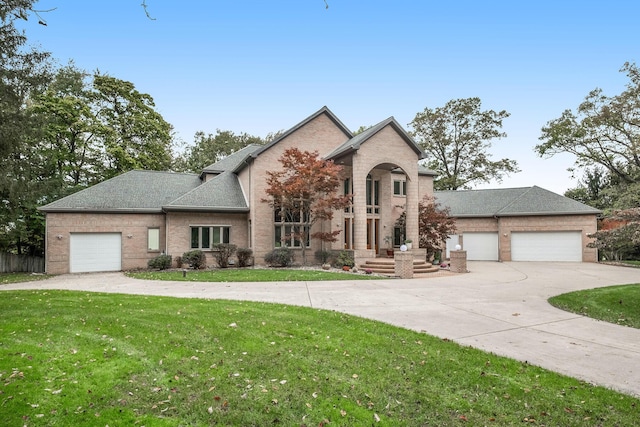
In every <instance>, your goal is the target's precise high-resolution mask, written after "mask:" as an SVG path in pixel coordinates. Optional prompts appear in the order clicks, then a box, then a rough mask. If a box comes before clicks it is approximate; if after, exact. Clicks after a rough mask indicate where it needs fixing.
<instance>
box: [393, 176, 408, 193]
mask: <svg viewBox="0 0 640 427" xmlns="http://www.w3.org/2000/svg"><path fill="white" fill-rule="evenodd" d="M393 195H394V196H406V195H407V181H404V180H400V179H395V180H393Z"/></svg>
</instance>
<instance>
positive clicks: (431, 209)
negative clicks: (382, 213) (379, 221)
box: [395, 195, 456, 256]
mask: <svg viewBox="0 0 640 427" xmlns="http://www.w3.org/2000/svg"><path fill="white" fill-rule="evenodd" d="M406 218H407V213H406V212H402V214H401V215H400V217H399V218H398V219H397V220H396V223H395V226H396V227H400V228H401V229H402V235H403V236H404V235H406V231H405V229H406V221H407V219H406ZM455 232H456V220H455V218H453V217H451V214H450V211H449V208H446V207H445V208H442V207H440V204H439V203H437V202H436V200H435V198H434V197H433V196H428V195H427V196H424V198H423V199H422V200H421V201H420V203H418V237H419V238H420V242H419V246H420V247H421V248H425V249H426V250H427V256H429V255H431V254H434V253H436V252H437V251H439V250H442V249H443V248H444V245H445V242H446V241H447V238H448V237H449V236H450V235H451V234H455Z"/></svg>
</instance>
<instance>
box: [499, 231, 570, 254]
mask: <svg viewBox="0 0 640 427" xmlns="http://www.w3.org/2000/svg"><path fill="white" fill-rule="evenodd" d="M511 259H512V260H513V261H576V262H582V233H581V232H580V231H553V232H548V231H544V232H512V233H511Z"/></svg>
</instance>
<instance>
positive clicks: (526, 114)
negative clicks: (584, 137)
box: [24, 0, 640, 193]
mask: <svg viewBox="0 0 640 427" xmlns="http://www.w3.org/2000/svg"><path fill="white" fill-rule="evenodd" d="M327 2H328V4H329V8H328V9H325V3H324V0H269V1H265V0H263V1H248V0H247V1H243V0H226V1H222V0H208V1H205V0H190V1H182V2H176V1H168V0H146V3H147V5H148V11H149V14H150V15H151V17H153V18H154V19H155V20H149V19H148V18H147V17H146V15H145V13H144V10H143V8H142V7H141V6H140V3H142V0H109V1H93V0H91V1H88V0H40V1H39V2H38V3H37V4H36V8H38V9H39V10H46V9H51V8H56V9H55V10H54V11H51V12H47V13H42V14H41V15H42V17H43V18H44V19H45V20H46V21H47V24H48V25H47V26H46V27H44V26H41V25H37V24H36V23H35V21H34V20H32V21H30V22H29V23H28V24H27V25H26V26H24V28H25V30H26V32H27V36H28V39H29V42H30V43H31V44H36V45H39V46H40V48H42V49H43V50H47V51H50V52H52V54H53V56H54V57H55V58H56V59H57V60H58V61H59V62H60V63H62V64H65V63H67V62H68V61H69V60H71V59H72V60H73V61H74V62H75V63H76V65H77V66H78V67H80V68H82V69H85V70H87V71H94V70H96V69H98V70H100V71H101V72H103V73H107V74H110V75H112V76H114V77H117V78H119V79H123V80H127V81H130V82H132V83H134V84H135V86H136V88H137V89H138V90H139V91H141V92H144V93H148V94H150V95H151V96H152V97H153V98H154V100H155V102H156V107H157V109H158V111H159V112H160V113H161V114H162V115H163V116H164V118H165V120H167V121H168V122H169V123H171V124H172V125H173V126H174V128H175V130H176V132H177V133H178V136H179V137H180V138H181V139H182V140H184V142H185V143H186V144H192V143H193V135H194V133H195V132H196V131H199V130H202V131H204V132H207V133H214V132H215V130H216V129H222V130H232V131H234V132H237V133H239V132H247V133H249V134H253V135H258V136H265V135H266V134H267V133H269V132H275V131H278V130H283V129H287V128H289V127H291V126H293V125H295V124H296V123H298V122H299V121H301V120H302V119H304V118H306V117H307V116H308V115H309V114H312V113H313V112H315V111H317V110H318V109H319V108H321V107H322V106H324V105H326V106H328V107H329V108H330V109H331V110H332V111H333V112H334V113H335V114H336V115H337V116H338V117H339V118H340V119H341V120H342V121H343V123H344V124H345V125H347V126H348V127H349V128H351V129H352V130H355V129H357V128H358V127H360V126H362V125H365V126H368V125H373V124H375V123H378V122H380V121H382V120H384V119H386V118H387V117H389V116H394V117H395V118H396V119H397V120H398V122H399V123H400V124H401V125H403V126H405V127H406V128H407V129H408V126H407V125H408V123H409V122H410V121H411V120H412V119H413V117H414V116H415V115H416V113H418V112H420V111H423V110H424V108H425V107H430V108H435V107H439V106H443V105H444V104H445V103H446V102H447V101H449V100H451V99H457V98H468V97H479V98H480V99H481V100H482V106H483V109H493V110H497V111H499V110H506V111H508V112H509V113H511V117H509V118H508V119H506V120H505V121H504V123H503V124H504V126H503V130H504V131H505V132H506V133H507V134H508V136H507V138H504V139H501V140H496V141H494V142H493V146H492V149H491V154H492V156H493V158H494V159H499V158H504V157H507V158H510V159H514V160H517V161H518V163H519V166H520V168H521V169H522V172H520V173H517V174H514V175H511V176H509V177H506V178H505V179H504V181H503V182H502V183H501V184H498V183H492V184H490V185H483V186H482V187H479V188H488V187H491V188H497V187H503V188H504V187H520V186H531V185H538V186H540V187H543V188H546V189H548V190H551V191H555V192H558V193H563V192H564V191H565V190H566V189H567V188H572V187H575V186H576V185H577V181H575V180H572V179H571V178H570V174H569V172H567V171H566V169H567V167H570V166H571V165H572V164H573V157H572V156H569V155H563V156H559V157H554V158H553V159H550V160H546V159H540V158H538V157H537V155H536V154H535V153H534V151H533V147H534V146H535V145H536V144H537V143H538V142H539V141H538V137H539V136H540V128H541V127H542V126H543V125H544V124H545V123H546V122H547V121H549V120H552V119H554V118H557V117H558V116H559V115H560V114H561V113H562V111H563V110H565V109H568V108H570V109H575V108H576V107H577V106H578V105H579V103H580V102H581V101H582V100H583V99H584V97H585V96H586V95H587V94H588V92H589V91H590V90H592V89H594V88H596V87H599V88H602V89H603V90H604V91H605V93H607V94H610V95H613V94H618V93H620V92H621V91H622V90H623V89H624V85H625V84H626V82H627V80H626V77H625V75H624V74H623V73H620V72H619V69H620V68H621V67H622V65H623V64H624V62H625V61H630V62H636V63H640V51H639V48H640V32H639V31H638V23H637V19H638V16H640V2H638V1H637V0H625V1H617V0H610V1H609V2H606V3H605V2H602V1H598V2H596V1H588V0H587V1H584V0H583V1H557V0H556V1H547V0H538V1H535V2H521V1H513V0H511V1H484V2H478V1H466V0H461V1H456V2H449V1H430V0H413V1H409V0H393V1H390V0H387V1H378V0H371V1H364V0H359V1H356V0H354V1H345V0H327Z"/></svg>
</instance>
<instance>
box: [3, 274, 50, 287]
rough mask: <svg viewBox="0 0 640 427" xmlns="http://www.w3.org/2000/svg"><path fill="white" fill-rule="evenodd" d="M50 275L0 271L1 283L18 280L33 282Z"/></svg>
mask: <svg viewBox="0 0 640 427" xmlns="http://www.w3.org/2000/svg"><path fill="white" fill-rule="evenodd" d="M49 277H51V276H49V275H46V274H39V273H0V285H6V284H7V283H18V282H33V281H35V280H44V279H48V278H49Z"/></svg>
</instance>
